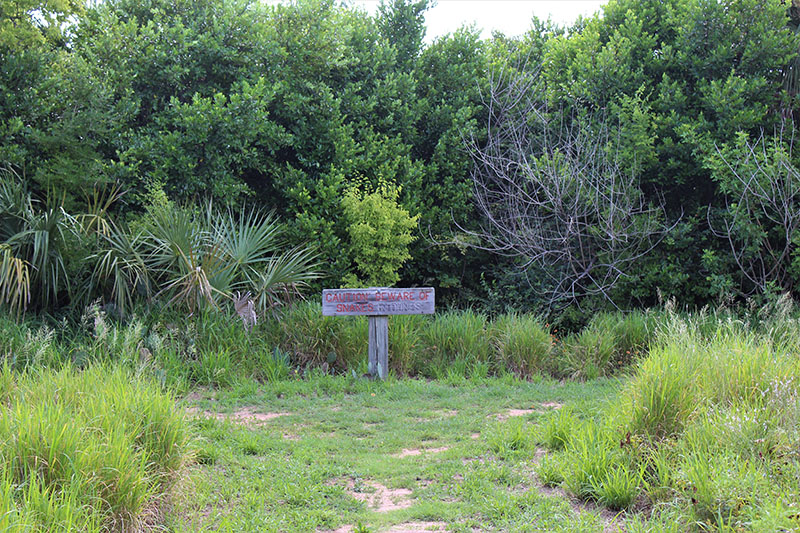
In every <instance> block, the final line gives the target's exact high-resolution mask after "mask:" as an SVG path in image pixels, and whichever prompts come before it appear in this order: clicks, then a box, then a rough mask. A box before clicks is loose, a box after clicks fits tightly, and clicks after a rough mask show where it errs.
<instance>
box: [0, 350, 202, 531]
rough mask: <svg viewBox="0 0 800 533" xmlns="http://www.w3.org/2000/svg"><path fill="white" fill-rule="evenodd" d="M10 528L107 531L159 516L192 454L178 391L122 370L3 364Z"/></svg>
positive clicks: (4, 516)
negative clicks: (19, 370) (21, 369)
mask: <svg viewBox="0 0 800 533" xmlns="http://www.w3.org/2000/svg"><path fill="white" fill-rule="evenodd" d="M0 376H2V377H0V400H2V403H0V487H1V488H2V497H0V525H1V526H3V527H2V528H0V529H2V531H28V530H31V531H89V532H91V531H109V530H123V529H131V528H134V529H135V528H138V527H139V526H140V525H141V524H144V523H145V522H147V521H152V519H153V516H156V514H155V513H154V511H156V510H158V508H159V507H160V505H161V504H162V503H163V501H164V498H165V497H166V495H167V494H168V493H169V491H170V488H171V487H172V485H173V482H174V481H175V478H176V475H177V474H178V473H179V472H180V471H181V470H182V468H183V467H184V465H185V464H186V462H187V459H188V457H189V452H188V442H189V432H188V427H187V424H186V422H185V420H184V418H183V415H182V413H181V412H180V411H178V410H176V408H175V405H174V402H173V400H172V398H171V397H170V396H168V395H167V394H164V393H163V392H161V391H160V389H159V388H157V387H156V386H154V385H153V383H152V381H150V380H141V379H138V378H136V377H135V376H132V375H131V374H130V373H129V372H127V371H125V370H121V369H116V370H108V369H105V368H102V367H92V368H90V369H88V370H85V371H83V372H76V371H74V370H72V369H70V368H66V369H64V370H62V371H59V372H53V371H48V370H40V371H29V372H26V373H23V374H14V373H12V371H11V370H10V367H9V366H7V365H6V366H4V367H2V370H0Z"/></svg>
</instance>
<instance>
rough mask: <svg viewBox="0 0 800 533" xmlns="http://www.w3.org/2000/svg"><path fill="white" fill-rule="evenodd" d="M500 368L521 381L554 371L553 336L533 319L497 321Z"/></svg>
mask: <svg viewBox="0 0 800 533" xmlns="http://www.w3.org/2000/svg"><path fill="white" fill-rule="evenodd" d="M492 329H493V330H494V335H493V338H494V342H495V350H496V354H497V361H496V363H497V365H499V367H500V368H502V369H505V370H508V371H510V372H513V373H515V374H517V375H518V376H521V377H527V376H531V375H534V374H542V373H545V372H549V371H551V370H552V369H553V361H552V358H551V355H552V344H553V339H552V337H551V336H550V332H549V331H548V330H547V329H546V328H545V327H544V325H542V322H541V320H539V319H538V318H537V317H535V316H533V315H525V314H519V313H509V314H506V315H502V316H500V317H498V318H497V319H495V321H494V322H493V324H492Z"/></svg>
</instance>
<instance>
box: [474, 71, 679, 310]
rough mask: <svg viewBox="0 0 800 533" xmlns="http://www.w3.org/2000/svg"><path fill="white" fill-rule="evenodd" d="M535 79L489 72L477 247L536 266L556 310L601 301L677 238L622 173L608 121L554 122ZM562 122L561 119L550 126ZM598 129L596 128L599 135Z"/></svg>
mask: <svg viewBox="0 0 800 533" xmlns="http://www.w3.org/2000/svg"><path fill="white" fill-rule="evenodd" d="M544 98H545V97H544V91H543V90H542V83H541V80H540V79H539V76H538V73H536V72H533V73H530V72H525V71H524V69H514V68H508V67H506V68H503V69H497V70H495V71H494V72H491V73H490V84H489V90H488V94H484V95H483V103H484V105H485V106H486V108H487V111H488V117H489V121H488V127H487V130H486V140H485V142H481V143H479V142H478V141H477V140H476V138H475V137H472V138H469V139H467V145H468V147H469V150H470V153H471V155H472V158H473V163H474V165H473V171H472V181H473V184H474V193H475V202H476V204H477V207H478V209H479V211H480V213H481V214H482V215H483V223H482V226H481V228H480V230H478V231H476V232H472V233H474V234H475V235H477V236H478V237H479V238H480V241H481V243H482V244H480V245H479V247H481V248H484V249H486V250H491V251H493V252H496V253H499V254H503V255H507V256H513V257H518V258H521V259H522V268H523V269H524V270H527V269H529V268H530V267H532V266H538V267H539V268H538V270H539V271H541V272H542V273H543V275H544V276H546V277H547V279H546V280H545V281H546V283H545V287H547V288H546V289H545V292H546V293H547V296H549V298H550V300H551V303H553V302H555V301H565V300H566V301H575V300H577V299H578V298H580V297H582V296H587V295H598V294H599V295H603V296H604V297H606V298H607V299H609V300H611V294H610V291H611V289H613V288H614V286H615V285H616V284H617V283H618V282H619V281H620V280H621V279H622V278H624V277H626V276H627V275H629V273H630V271H631V268H632V266H633V265H634V263H636V262H637V261H638V260H640V259H641V258H642V257H643V256H644V255H645V254H647V253H648V252H649V251H651V250H652V249H653V248H654V247H655V246H656V245H657V244H658V242H660V241H661V240H662V239H663V237H664V236H665V235H666V233H667V232H668V231H669V230H670V229H671V227H674V225H673V226H670V225H668V224H666V223H665V220H666V216H665V213H664V209H663V204H661V203H659V204H658V205H652V204H649V203H648V202H647V201H646V200H645V198H644V195H643V194H642V191H641V189H640V187H639V180H638V177H637V176H636V175H635V174H633V173H632V172H627V171H625V170H623V169H622V168H621V167H620V164H619V158H618V157H617V155H616V153H615V152H614V150H613V149H609V147H610V146H614V143H613V142H611V141H613V140H614V137H613V133H612V129H611V128H609V127H608V125H607V123H605V121H602V120H601V121H591V120H578V119H577V118H576V117H574V116H572V117H566V118H565V117H564V116H563V114H562V113H549V110H548V108H547V104H546V102H545V99H544ZM553 117H556V118H553ZM598 124H599V126H598Z"/></svg>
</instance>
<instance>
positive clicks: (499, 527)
mask: <svg viewBox="0 0 800 533" xmlns="http://www.w3.org/2000/svg"><path fill="white" fill-rule="evenodd" d="M778 303H779V304H780V305H776V306H775V307H774V308H772V309H766V310H761V311H759V312H758V313H753V314H751V315H743V316H742V317H737V316H736V315H732V314H716V313H715V314H709V313H705V312H700V313H697V314H695V315H688V314H678V313H674V312H672V311H671V310H669V309H667V310H665V312H663V313H660V314H651V313H647V314H639V315H631V316H621V315H620V316H615V315H598V316H597V317H595V319H594V320H593V321H592V322H591V323H590V324H589V325H587V326H586V328H584V329H583V330H582V331H580V332H578V333H567V334H566V335H565V336H564V337H557V335H560V334H561V332H558V331H556V328H554V327H553V328H552V331H549V330H548V329H546V328H548V327H549V326H548V325H547V324H544V325H542V324H540V323H539V322H537V321H536V319H534V318H531V317H524V316H513V315H507V316H504V317H500V318H498V319H495V320H494V321H493V322H492V323H491V324H488V323H485V324H484V326H485V327H484V329H482V330H481V331H482V332H483V334H482V335H480V336H474V335H473V336H472V337H469V335H467V333H465V332H468V330H470V327H468V325H469V324H473V325H475V324H478V323H483V322H482V321H483V318H482V317H480V316H478V315H477V314H475V313H472V312H466V313H463V314H457V313H448V314H446V315H443V316H442V317H439V318H437V319H436V320H432V321H430V322H427V323H421V324H402V323H400V321H397V324H398V325H399V326H403V327H405V326H409V330H408V331H407V332H406V333H405V334H403V332H402V331H400V332H396V333H397V335H396V339H399V340H400V341H401V344H402V345H403V348H402V349H398V350H395V351H394V352H393V353H392V354H391V355H390V358H391V357H393V356H394V357H398V356H399V355H401V354H403V353H406V354H408V355H409V358H408V359H407V362H408V367H409V368H412V367H418V368H420V369H424V368H427V369H428V370H430V371H431V372H430V374H431V375H432V376H429V375H428V372H427V371H426V372H422V371H420V372H418V373H416V374H415V375H416V377H415V378H413V379H412V378H408V377H405V375H404V374H403V373H402V372H398V371H397V369H393V372H392V374H391V377H390V379H389V380H388V381H387V382H375V381H371V380H369V379H366V378H361V377H358V376H359V375H360V374H361V373H362V372H363V368H362V367H363V366H364V365H363V364H362V363H363V357H362V358H361V359H359V360H358V361H357V360H355V359H353V361H351V363H348V364H347V365H346V366H345V367H343V368H340V367H338V365H339V356H340V355H341V353H345V352H342V351H341V350H342V347H343V346H345V344H347V343H349V344H352V347H355V346H356V345H357V344H358V343H357V342H355V340H353V339H355V338H356V337H357V336H356V337H353V338H351V336H350V334H349V333H348V331H349V330H347V329H344V330H330V331H329V330H328V329H326V328H327V326H326V327H325V328H322V329H319V328H317V327H316V326H325V325H326V324H325V323H322V322H324V321H322V322H320V323H317V322H313V321H312V322H313V323H312V322H305V318H303V317H306V318H309V317H310V318H313V319H314V320H317V319H316V318H314V316H315V315H314V313H312V312H311V307H309V306H306V307H304V308H301V309H299V311H297V313H299V315H300V316H299V318H298V316H294V315H292V316H293V318H292V319H291V320H290V321H287V322H286V323H285V324H284V323H280V326H281V328H286V329H287V330H288V329H289V326H288V325H289V324H294V325H295V326H297V328H296V330H292V335H293V338H294V339H295V340H297V341H298V342H299V341H301V340H302V341H303V342H304V343H306V344H307V345H308V346H306V347H305V348H303V347H302V346H300V345H299V344H298V345H294V348H292V349H291V350H289V348H287V346H292V345H293V344H292V343H288V344H287V345H283V346H284V348H281V347H280V346H275V347H273V348H272V349H269V346H270V342H271V341H269V340H268V339H269V338H268V337H263V338H262V337H261V336H260V335H256V334H253V335H251V336H244V333H243V332H242V331H243V330H242V328H241V325H240V324H237V323H235V322H231V323H229V324H228V323H227V322H225V321H220V320H212V321H211V322H209V323H206V322H205V321H202V320H198V321H197V323H194V322H189V323H188V325H189V326H192V324H194V325H193V326H192V327H186V328H180V327H178V326H177V325H175V324H172V323H167V324H166V325H162V324H160V323H154V324H150V325H146V324H145V323H143V322H139V321H136V320H133V321H131V322H130V323H128V324H119V325H117V324H109V323H106V322H105V321H104V317H103V316H102V315H96V316H94V319H93V320H89V321H87V324H88V326H87V328H88V331H89V332H90V333H91V334H90V335H82V336H75V337H74V338H72V337H70V336H69V335H64V334H63V333H62V334H60V335H58V336H56V335H55V334H54V330H52V329H48V328H47V326H45V325H41V326H39V327H38V328H37V329H30V328H26V327H25V326H24V325H19V326H17V325H15V324H11V323H10V322H6V323H5V326H3V327H4V329H3V331H4V332H5V333H7V334H5V335H0V339H3V340H2V341H1V342H2V345H0V350H2V353H3V354H5V364H4V366H3V367H2V372H0V467H1V468H0V531H31V530H43V531H87V530H89V531H98V532H99V531H118V530H122V531H128V530H130V531H140V530H154V529H158V530H166V531H175V532H189V531H282V532H292V531H318V532H326V531H327V532H337V533H348V532H352V533H358V532H361V533H363V532H365V531H373V532H379V531H383V532H394V533H399V532H401V531H436V530H439V531H445V530H446V531H537V530H538V531H542V530H544V531H604V532H605V531H616V530H618V529H620V528H624V531H626V532H627V533H644V532H651V531H653V532H685V531H686V532H698V533H702V532H711V531H713V532H719V533H729V532H730V533H733V532H740V531H753V532H761V531H787V532H788V531H800V506H798V503H797V502H799V501H800V355H799V354H800V340H799V339H800V318H797V315H796V313H792V312H791V311H792V306H791V305H790V303H791V302H789V301H788V300H787V301H785V302H783V303H782V301H779V302H778ZM317 318H318V317H317ZM2 324H3V323H2V322H0V325H2ZM309 324H311V325H313V324H316V326H314V327H311V325H309ZM304 325H305V326H308V327H304ZM328 325H330V324H328ZM349 326H353V328H354V329H353V331H354V332H355V331H356V330H358V331H360V330H359V329H358V328H357V327H356V326H358V323H357V322H356V321H353V322H350V323H349ZM411 326H413V327H411ZM270 327H271V326H270V325H269V324H267V325H265V326H264V328H265V331H269V328H270ZM417 327H419V331H418V329H417ZM192 328H194V329H192ZM237 328H238V329H237ZM401 329H402V328H401ZM317 330H318V331H317ZM314 331H316V334H315V333H314ZM415 331H417V332H421V333H420V335H419V337H418V338H417V337H415V336H414V335H415V333H414V332H415ZM351 333H352V332H351ZM315 335H316V337H315ZM265 339H266V340H265ZM315 339H316V340H315ZM331 339H333V340H335V341H336V342H338V343H339V344H336V345H334V344H330V345H328V344H326V343H328V342H329V341H331ZM348 339H349V340H348ZM414 339H416V340H414ZM465 339H467V340H468V339H472V340H470V341H469V342H466V340H465ZM646 339H649V341H647V343H646V349H645V350H644V351H643V350H642V346H643V343H644V342H645V340H646ZM323 341H324V342H323ZM344 341H347V343H345V344H342V343H344ZM417 341H419V342H417ZM292 342H294V341H292ZM361 344H362V349H363V344H365V343H363V342H362V343H361ZM309 347H310V348H309ZM311 348H313V349H311ZM333 348H336V350H338V351H336V350H333ZM329 350H332V351H329ZM325 353H328V356H325V355H324V354H325ZM348 353H349V352H348ZM355 353H356V351H355V348H353V349H352V354H355ZM309 354H311V355H309ZM312 355H313V357H312ZM348 357H349V356H348ZM315 361H316V362H315ZM326 361H327V362H326ZM330 361H333V362H330ZM547 368H550V369H551V370H552V372H548V371H546V369H547ZM592 376H606V377H594V378H593V377H592ZM609 376H611V377H609ZM430 377H433V378H434V379H430Z"/></svg>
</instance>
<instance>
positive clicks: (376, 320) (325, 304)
mask: <svg viewBox="0 0 800 533" xmlns="http://www.w3.org/2000/svg"><path fill="white" fill-rule="evenodd" d="M435 299H436V294H435V292H434V290H433V288H431V287H422V288H413V289H396V288H387V287H371V288H369V289H325V290H323V291H322V314H323V316H366V317H369V346H368V349H367V369H368V371H369V374H370V376H373V377H378V378H380V379H386V377H387V376H388V375H389V315H430V314H433V312H434V307H435Z"/></svg>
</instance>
